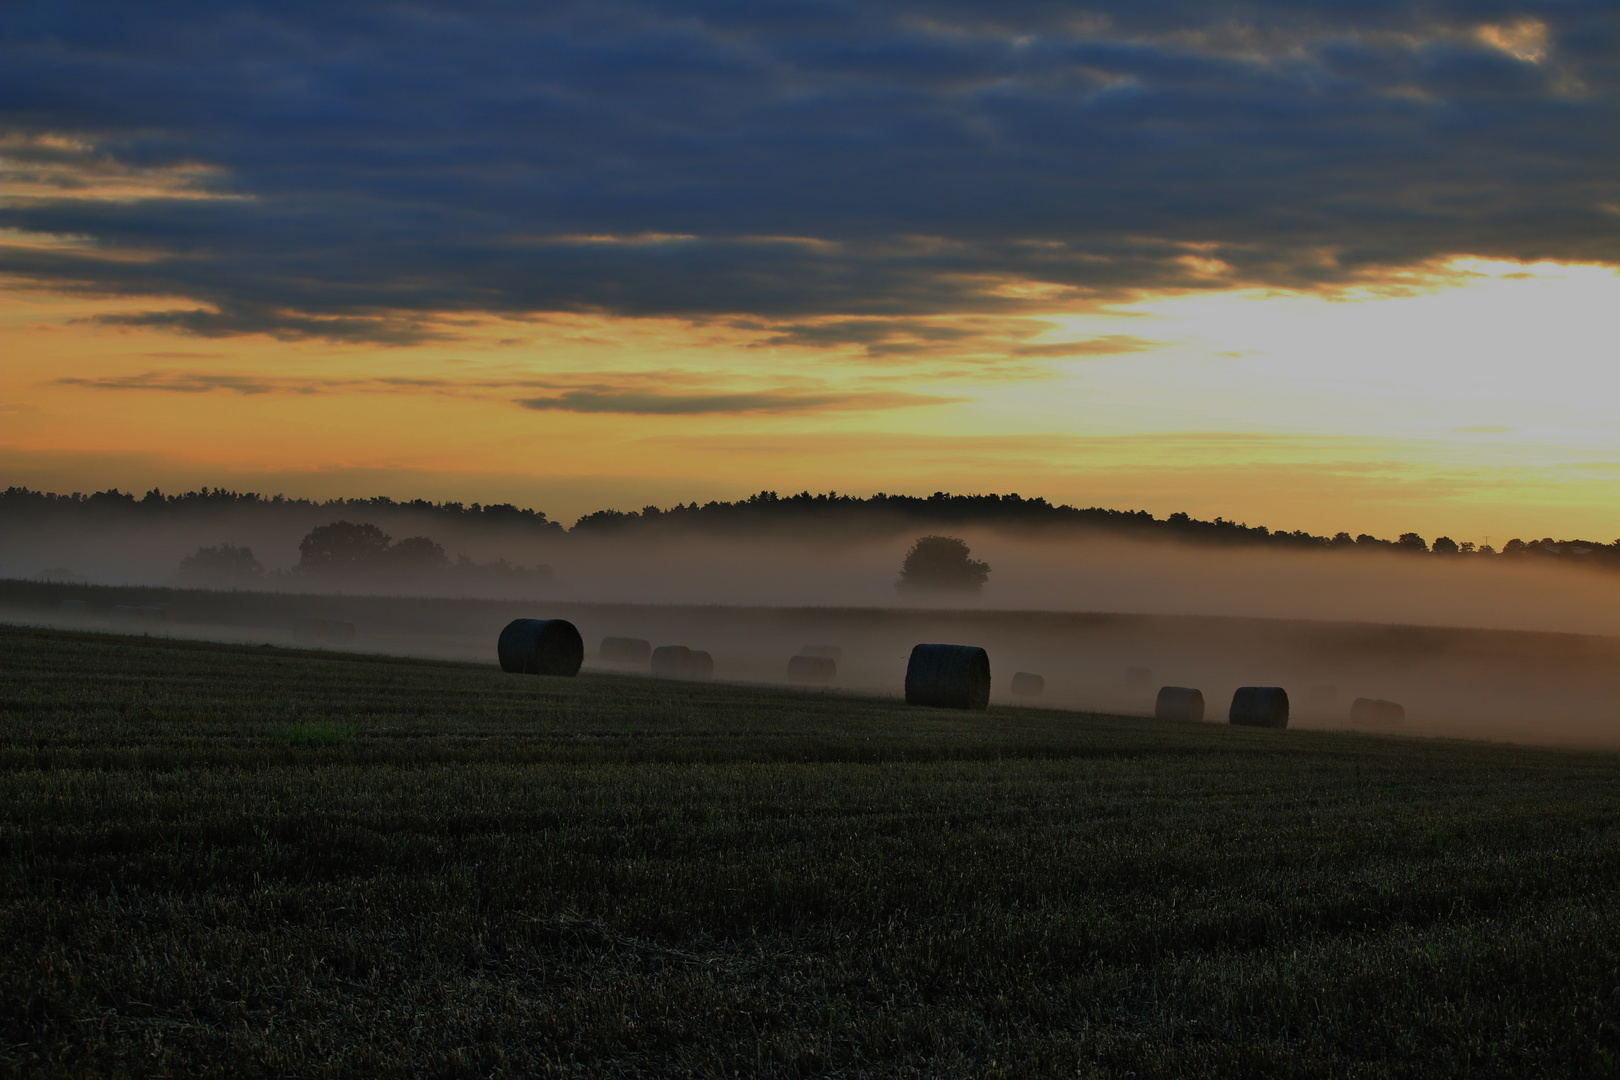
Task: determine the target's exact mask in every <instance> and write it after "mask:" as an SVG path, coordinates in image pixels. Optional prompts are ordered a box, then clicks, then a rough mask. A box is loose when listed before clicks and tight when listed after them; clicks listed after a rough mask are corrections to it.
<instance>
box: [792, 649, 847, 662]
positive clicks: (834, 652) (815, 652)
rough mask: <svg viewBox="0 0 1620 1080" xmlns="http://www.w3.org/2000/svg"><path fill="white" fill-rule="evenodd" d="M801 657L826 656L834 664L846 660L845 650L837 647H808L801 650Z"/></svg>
mask: <svg viewBox="0 0 1620 1080" xmlns="http://www.w3.org/2000/svg"><path fill="white" fill-rule="evenodd" d="M799 655H800V656H824V657H826V658H827V659H828V660H832V661H834V662H836V661H839V660H842V659H843V658H844V650H843V649H841V648H839V647H838V646H837V645H806V646H805V647H804V648H802V649H800V650H799Z"/></svg>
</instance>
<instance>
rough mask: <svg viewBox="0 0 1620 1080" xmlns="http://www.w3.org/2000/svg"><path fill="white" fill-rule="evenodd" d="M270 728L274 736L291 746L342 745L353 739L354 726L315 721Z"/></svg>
mask: <svg viewBox="0 0 1620 1080" xmlns="http://www.w3.org/2000/svg"><path fill="white" fill-rule="evenodd" d="M272 730H273V731H274V735H275V738H277V739H281V740H283V741H284V742H287V743H289V744H291V745H293V746H342V745H344V744H345V743H350V742H353V741H354V728H352V727H349V726H348V725H347V724H332V723H325V722H321V721H316V722H314V723H298V724H280V725H278V726H277V727H275V728H274V729H272Z"/></svg>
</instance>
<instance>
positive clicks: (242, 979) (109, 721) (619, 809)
mask: <svg viewBox="0 0 1620 1080" xmlns="http://www.w3.org/2000/svg"><path fill="white" fill-rule="evenodd" d="M0 656H3V657H4V660H3V666H0V799H3V800H4V806H5V808H6V811H5V813H4V815H3V816H0V862H3V873H4V877H3V881H4V887H3V893H0V939H3V940H4V941H5V942H6V948H5V950H4V952H3V953H0V957H3V960H0V965H3V967H0V1068H3V1069H4V1070H5V1071H6V1072H7V1073H10V1074H13V1075H41V1076H47V1075H69V1074H78V1075H84V1074H148V1075H149V1074H157V1073H170V1074H205V1073H214V1074H229V1075H236V1074H255V1075H290V1074H297V1075H300V1076H339V1075H367V1076H399V1075H413V1076H420V1075H433V1076H490V1075H525V1074H529V1075H532V1074H546V1073H551V1072H568V1073H578V1074H581V1075H587V1074H588V1075H630V1076H635V1075H640V1076H672V1075H674V1076H680V1075H690V1076H721V1075H725V1076H730V1075H734V1074H736V1075H751V1076H754V1075H757V1076H782V1077H787V1076H795V1077H796V1076H829V1075H831V1076H851V1077H853V1076H874V1075H901V1076H919V1077H921V1076H927V1077H932V1076H949V1075H959V1076H998V1075H1002V1076H1021V1077H1024V1076H1065V1077H1072V1076H1075V1075H1082V1076H1086V1075H1096V1076H1126V1075H1134V1076H1138V1077H1147V1076H1195V1075H1215V1074H1220V1075H1234V1074H1237V1075H1320V1076H1326V1075H1354V1076H1395V1075H1425V1076H1447V1075H1457V1076H1460V1075H1464V1074H1467V1075H1470V1076H1527V1075H1552V1074H1556V1075H1595V1074H1602V1073H1604V1072H1605V1071H1609V1072H1612V1071H1613V1070H1614V1068H1615V1062H1616V1061H1617V1060H1620V1027H1617V1026H1616V1023H1615V1020H1614V1018H1615V1017H1616V1016H1620V759H1617V758H1616V757H1615V756H1614V755H1601V754H1593V753H1575V752H1562V751H1550V750H1534V749H1525V748H1513V747H1501V746H1488V745H1483V744H1474V743H1460V742H1442V741H1430V740H1419V739H1410V738H1405V739H1391V738H1380V737H1376V736H1368V735H1360V734H1351V733H1337V732H1323V731H1299V730H1288V731H1271V730H1258V729H1235V728H1231V727H1228V726H1226V725H1216V724H1191V723H1175V722H1169V721H1158V720H1152V719H1143V718H1122V717H1111V716H1103V715H1095V714H1081V713H1065V712H1058V711H1056V710H1037V709H1016V708H1004V707H1001V706H993V707H992V708H991V709H990V711H989V712H987V713H978V712H955V711H946V710H935V709H924V708H909V707H906V706H904V705H902V704H900V703H899V702H897V701H894V700H892V699H882V698H872V697H859V696H854V695H851V694H845V693H839V692H836V691H826V690H820V689H818V690H813V691H793V690H788V689H776V688H769V687H739V686H726V685H721V684H715V683H678V682H666V681H659V680H652V679H647V678H633V677H622V676H612V675H604V674H592V673H589V672H586V673H583V674H581V675H580V676H579V677H578V678H573V679H550V678H543V677H536V676H523V675H508V674H504V673H502V672H501V671H500V670H498V669H497V668H495V667H493V666H492V665H491V666H486V665H472V664H459V665H458V664H450V663H444V662H435V661H420V660H403V659H384V658H376V657H366V656H357V655H352V654H332V653H319V652H311V651H298V650H289V649H279V648H261V647H248V646H228V645H219V644H208V643H198V642H184V641H175V640H169V639H164V638H143V637H116V636H112V635H105V634H92V633H83V632H70V631H53V630H44V629H33V628H17V627H0Z"/></svg>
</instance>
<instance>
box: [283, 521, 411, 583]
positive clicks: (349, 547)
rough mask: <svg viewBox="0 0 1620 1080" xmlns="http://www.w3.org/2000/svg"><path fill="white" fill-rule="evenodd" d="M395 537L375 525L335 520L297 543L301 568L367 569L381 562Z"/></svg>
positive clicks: (315, 529) (319, 569)
mask: <svg viewBox="0 0 1620 1080" xmlns="http://www.w3.org/2000/svg"><path fill="white" fill-rule="evenodd" d="M391 539H392V537H390V536H389V535H388V534H387V533H385V532H383V531H382V530H381V529H379V528H377V526H375V525H352V524H350V523H349V522H347V521H334V522H332V524H330V525H321V526H318V527H316V528H314V529H311V530H310V531H309V535H308V536H306V537H304V539H303V540H301V541H299V544H298V569H300V570H303V571H306V572H316V573H328V572H332V571H337V572H342V571H345V570H367V569H370V568H371V567H374V566H377V565H379V564H380V563H381V562H382V560H383V557H384V556H385V555H386V554H387V552H388V544H389V541H390V540H391Z"/></svg>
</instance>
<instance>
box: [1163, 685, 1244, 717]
mask: <svg viewBox="0 0 1620 1080" xmlns="http://www.w3.org/2000/svg"><path fill="white" fill-rule="evenodd" d="M1153 715H1154V716H1156V717H1158V718H1159V719H1160V720H1191V721H1192V722H1194V723H1197V722H1198V721H1200V720H1202V719H1203V718H1204V692H1203V691H1202V690H1197V689H1194V688H1193V687H1191V686H1161V687H1159V696H1158V698H1157V699H1156V700H1155V701H1154V702H1153ZM1234 722H1235V721H1234Z"/></svg>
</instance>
